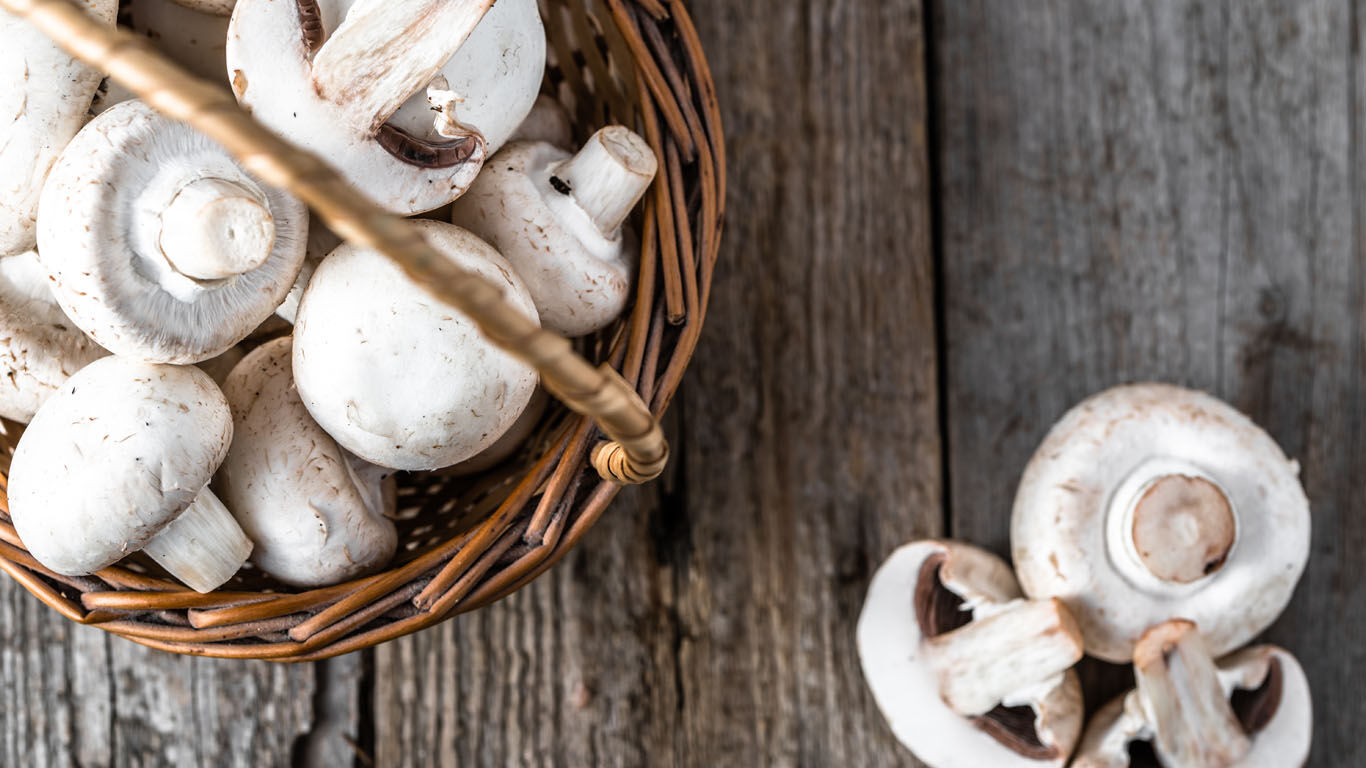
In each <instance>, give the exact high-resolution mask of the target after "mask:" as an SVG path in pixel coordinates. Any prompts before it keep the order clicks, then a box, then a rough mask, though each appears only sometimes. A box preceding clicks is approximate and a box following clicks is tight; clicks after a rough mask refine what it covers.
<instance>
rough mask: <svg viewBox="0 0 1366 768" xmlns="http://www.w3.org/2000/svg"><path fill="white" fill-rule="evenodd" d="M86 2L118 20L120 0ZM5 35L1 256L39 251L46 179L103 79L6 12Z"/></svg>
mask: <svg viewBox="0 0 1366 768" xmlns="http://www.w3.org/2000/svg"><path fill="white" fill-rule="evenodd" d="M81 5H83V6H85V8H86V11H87V12H88V13H90V15H92V16H94V17H96V18H98V19H99V20H100V21H101V22H102V23H104V24H107V25H109V26H111V27H112V26H113V25H114V16H115V14H116V13H117V11H118V2H117V0H85V2H82V3H81ZM0 40H4V41H5V42H4V44H3V45H0V83H4V84H5V87H4V88H0V125H3V128H0V256H10V255H14V254H17V253H22V252H24V251H27V250H29V249H31V248H33V246H34V243H35V242H36V239H35V234H34V233H35V227H36V222H37V216H38V197H39V194H40V193H41V192H42V188H43V180H44V179H45V178H47V174H48V171H49V169H51V168H52V164H53V163H54V162H56V160H57V155H58V154H59V153H60V152H61V151H62V147H65V146H66V143H67V142H68V141H70V140H71V137H72V136H75V135H76V132H77V131H79V130H80V128H81V126H82V125H84V124H85V121H86V119H87V118H88V117H89V115H88V110H89V109H90V102H91V99H93V98H94V97H95V91H96V89H98V88H99V85H100V80H101V79H102V78H103V77H104V76H103V75H102V74H101V73H100V71H99V70H97V69H95V68H92V67H89V66H86V65H85V64H82V63H81V62H79V61H76V60H75V59H74V58H72V57H71V56H70V55H68V54H67V53H66V51H64V50H62V49H61V48H60V47H58V45H57V44H56V43H54V42H53V41H52V40H50V39H48V37H47V35H44V34H43V33H41V32H39V31H38V30H36V29H34V28H33V27H32V26H30V25H29V23H28V22H27V21H24V20H23V19H21V18H19V17H18V16H14V15H11V14H9V13H6V12H5V11H0Z"/></svg>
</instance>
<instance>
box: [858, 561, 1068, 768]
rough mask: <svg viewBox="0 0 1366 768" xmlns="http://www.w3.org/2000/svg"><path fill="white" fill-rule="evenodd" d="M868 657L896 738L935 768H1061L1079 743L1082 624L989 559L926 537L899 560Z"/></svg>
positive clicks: (883, 592)
mask: <svg viewBox="0 0 1366 768" xmlns="http://www.w3.org/2000/svg"><path fill="white" fill-rule="evenodd" d="M858 649H859V660H860V661H861V662H862V665H863V676H864V679H865V680H866V681H867V683H868V687H869V688H870V689H871V690H872V692H873V698H874V699H875V700H876V701H877V705H878V708H879V709H880V710H882V713H883V715H884V716H886V718H887V721H888V724H889V725H891V728H892V732H893V733H894V734H895V735H896V737H897V739H898V740H899V741H900V742H901V743H902V744H904V745H905V746H906V747H907V748H908V749H910V750H911V751H912V752H914V753H915V755H916V757H918V758H920V759H921V760H923V761H924V762H925V763H926V764H927V765H929V766H931V768H959V767H961V768H980V767H981V766H993V767H999V768H1014V767H1019V768H1023V767H1026V766H1034V767H1036V768H1037V767H1041V766H1054V767H1056V768H1061V766H1062V765H1064V764H1065V763H1066V762H1067V758H1068V756H1069V755H1071V753H1072V748H1073V747H1074V746H1075V745H1076V741H1077V736H1078V735H1079V734H1080V732H1081V717H1082V701H1081V686H1080V684H1079V683H1078V681H1077V677H1076V674H1075V673H1074V672H1072V671H1071V670H1070V668H1071V667H1072V665H1074V664H1076V663H1077V661H1078V660H1080V659H1081V656H1082V646H1081V636H1080V634H1079V633H1078V631H1077V627H1076V623H1075V622H1074V621H1073V620H1072V618H1071V616H1070V615H1068V613H1067V609H1066V608H1065V607H1064V606H1063V605H1062V603H1060V602H1058V601H1057V600H1024V599H1022V598H1021V596H1020V592H1019V587H1018V586H1017V585H1016V584H1015V577H1014V575H1013V574H1012V573H1011V572H1010V566H1008V565H1006V564H1005V563H1004V562H1003V561H1002V560H1001V559H1000V558H998V557H996V556H995V555H993V554H991V553H989V552H986V551H984V550H981V549H978V548H977V547H974V546H971V545H968V544H962V543H959V542H949V541H932V540H926V541H917V542H913V543H911V544H907V545H905V546H903V547H901V548H900V549H898V550H897V551H896V552H894V553H892V555H891V557H889V558H888V559H887V560H886V561H885V562H884V563H883V564H882V566H881V567H879V568H878V571H877V574H876V575H874V577H873V582H872V585H871V586H870V587H869V588H868V598H867V600H866V601H865V602H864V605H863V612H862V613H861V614H860V615H859V621H858Z"/></svg>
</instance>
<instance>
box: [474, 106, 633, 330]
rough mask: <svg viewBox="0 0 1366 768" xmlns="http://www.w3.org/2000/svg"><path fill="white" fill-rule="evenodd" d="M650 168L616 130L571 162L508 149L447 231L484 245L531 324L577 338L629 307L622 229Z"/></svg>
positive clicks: (523, 148)
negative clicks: (514, 281)
mask: <svg viewBox="0 0 1366 768" xmlns="http://www.w3.org/2000/svg"><path fill="white" fill-rule="evenodd" d="M658 167H659V163H658V160H657V159H656V158H655V154H654V151H653V150H651V149H650V145H649V144H646V143H645V140H644V139H642V138H640V137H639V136H637V135H636V134H635V133H632V132H631V131H630V130H628V129H626V128H623V127H621V126H619V125H617V126H609V127H607V128H603V129H602V130H600V131H598V132H597V133H595V134H593V136H592V138H590V139H589V140H588V143H587V144H585V145H584V147H583V149H581V150H579V152H578V154H575V155H570V154H569V153H568V152H565V151H564V150H562V149H559V148H557V147H556V146H554V145H552V144H547V143H543V142H526V143H517V144H512V145H510V146H508V148H507V149H505V150H503V151H502V152H500V153H498V155H497V156H496V157H494V158H493V160H491V161H490V162H489V163H488V165H487V167H485V168H484V171H483V172H482V173H481V174H479V178H477V179H475V182H474V185H473V186H471V187H470V190H469V192H468V193H466V194H465V196H464V197H462V198H460V199H459V200H457V201H456V202H455V205H454V206H453V207H452V209H451V221H453V222H455V223H456V224H459V225H460V226H462V227H465V228H467V229H469V230H470V231H471V232H473V233H475V234H476V235H479V236H480V237H482V238H484V239H485V240H487V241H488V242H489V243H490V244H491V245H493V247H494V248H497V249H498V252H499V253H501V254H503V257H504V258H506V259H507V260H508V261H509V262H510V263H511V264H512V266H513V267H514V268H515V269H516V270H517V274H518V275H521V277H522V279H523V280H524V281H526V284H527V289H528V290H530V291H531V296H532V298H534V299H535V300H536V311H537V312H538V313H539V314H540V316H541V323H542V325H544V326H545V327H546V328H549V329H551V330H553V331H556V332H557V333H562V334H564V335H565V336H571V337H572V336H582V335H584V334H586V333H591V332H592V331H595V330H597V329H599V328H602V327H603V326H605V325H607V324H608V323H610V322H612V321H613V320H615V319H616V318H617V316H618V315H620V314H621V311H622V309H623V308H624V307H625V306H626V303H627V301H628V300H630V298H631V280H632V275H633V271H634V269H635V260H636V255H637V254H636V252H635V248H634V247H628V245H627V244H628V242H629V243H632V244H633V243H634V240H633V239H632V238H631V237H630V236H629V234H626V233H623V231H622V224H623V223H624V222H625V221H626V217H627V216H628V215H629V214H630V213H631V209H632V208H634V207H635V206H636V203H637V202H639V201H640V198H641V196H643V195H644V194H645V190H646V189H648V188H649V186H650V182H651V181H653V180H654V177H655V171H656V170H658Z"/></svg>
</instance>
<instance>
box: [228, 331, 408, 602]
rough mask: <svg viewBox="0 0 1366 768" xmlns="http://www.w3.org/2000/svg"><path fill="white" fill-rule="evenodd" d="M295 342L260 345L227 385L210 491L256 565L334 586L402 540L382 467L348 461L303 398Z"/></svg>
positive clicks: (385, 557)
mask: <svg viewBox="0 0 1366 768" xmlns="http://www.w3.org/2000/svg"><path fill="white" fill-rule="evenodd" d="M290 347H291V340H290V339H289V338H288V337H286V338H282V339H276V340H275V341H271V342H268V343H266V344H263V345H262V346H260V347H257V348H256V349H255V350H253V351H252V352H251V354H249V355H247V356H246V358H244V359H243V360H242V362H241V363H240V364H239V365H238V366H237V367H236V368H235V369H234V370H233V372H232V374H231V375H230V376H229V377H228V381H227V383H226V384H225V385H224V387H223V393H224V394H225V395H226V396H227V398H228V404H229V405H230V406H231V407H232V421H233V440H232V448H231V449H230V450H229V451H228V458H227V459H226V460H225V461H224V462H223V466H222V467H220V468H219V470H218V477H217V479H216V480H215V482H214V487H215V488H216V489H217V490H218V492H219V494H220V495H221V496H222V498H223V501H224V502H226V503H227V505H228V508H229V509H231V510H232V513H233V515H234V516H235V517H236V518H237V522H238V523H240V524H241V526H242V530H244V531H246V533H247V535H248V536H250V537H251V540H252V541H253V542H254V543H255V544H256V550H255V552H254V553H253V554H252V562H254V563H256V565H257V566H259V567H260V568H261V570H263V571H265V572H266V573H268V574H270V575H271V576H273V577H274V578H276V579H278V580H280V581H282V582H284V583H286V584H290V585H292V586H297V587H318V586H325V585H328V584H337V583H340V582H343V581H346V580H348V579H352V578H355V577H357V576H361V575H363V574H365V573H367V572H369V571H372V570H374V569H376V568H379V567H382V566H383V565H384V564H385V563H387V562H388V561H389V558H391V557H393V554H394V550H395V548H396V547H397V544H398V535H397V533H396V532H395V530H394V524H393V523H392V522H390V521H389V519H388V518H387V517H386V514H392V513H393V508H392V507H389V508H388V509H385V508H384V506H383V504H384V500H385V493H384V480H385V478H386V477H387V476H388V474H389V473H387V472H385V471H382V470H381V471H365V470H364V469H362V470H361V471H355V470H353V469H352V464H351V462H352V460H353V457H351V456H349V455H348V454H347V452H346V451H345V450H343V449H342V448H341V447H340V446H338V445H337V443H336V442H335V441H334V440H333V439H332V438H331V437H328V435H327V433H325V432H323V430H322V427H320V426H318V424H317V422H315V421H314V420H313V418H312V417H311V416H309V415H308V410H307V409H305V408H304V404H303V402H302V401H300V400H299V393H298V392H297V391H296V390H295V388H294V377H293V375H292V374H291V373H290Z"/></svg>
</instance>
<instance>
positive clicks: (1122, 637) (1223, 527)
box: [1011, 384, 1309, 662]
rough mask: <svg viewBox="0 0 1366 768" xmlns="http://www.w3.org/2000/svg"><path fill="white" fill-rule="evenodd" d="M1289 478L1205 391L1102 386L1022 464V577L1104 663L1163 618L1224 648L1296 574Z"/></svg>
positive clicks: (1296, 523)
mask: <svg viewBox="0 0 1366 768" xmlns="http://www.w3.org/2000/svg"><path fill="white" fill-rule="evenodd" d="M1298 475H1299V465H1298V464H1296V463H1295V462H1293V461H1291V460H1289V459H1287V458H1286V457H1285V454H1284V453H1282V452H1281V449H1280V447H1279V446H1277V445H1276V442H1275V441H1274V440H1272V439H1271V437H1270V436H1269V435H1267V434H1266V432H1264V431H1263V430H1262V429H1260V428H1259V427H1258V426H1257V425H1256V424H1253V423H1252V421H1251V420H1249V419H1248V418H1247V417H1246V416H1244V415H1242V414H1241V413H1239V412H1238V411H1236V410H1234V409H1233V408H1232V407H1230V406H1229V405H1228V404H1226V403H1224V402H1222V401H1220V400H1218V399H1216V398H1214V397H1211V396H1210V395H1207V394H1204V393H1202V392H1195V391H1192V390H1189V389H1183V388H1180V387H1174V386H1169V385H1165V384H1139V385H1130V386H1122V387H1116V388H1114V389H1111V390H1108V391H1106V392H1103V393H1101V394H1099V395H1096V396H1094V397H1091V398H1089V399H1087V400H1086V401H1085V402H1083V403H1081V404H1080V405H1078V406H1077V407H1076V408H1074V409H1072V410H1071V411H1070V412H1068V413H1067V414H1066V415H1065V416H1063V418H1062V419H1061V420H1060V421H1059V422H1058V423H1057V425H1055V426H1054V427H1053V429H1052V431H1050V432H1049V434H1048V436H1047V437H1046V438H1045V439H1044V441H1043V444H1042V445H1040V446H1039V449H1038V450H1037V451H1036V452H1035V454H1034V458H1033V459H1031V460H1030V462H1029V466H1028V467H1027V468H1026V469H1025V472H1024V476H1023V478H1022V479H1021V481H1020V487H1019V490H1018V492H1017V494H1016V497H1015V508H1014V512H1013V518H1012V524H1011V525H1012V530H1011V545H1012V548H1013V550H1014V559H1015V569H1016V572H1017V573H1018V575H1019V578H1020V585H1021V586H1022V587H1023V588H1024V591H1025V594H1027V595H1029V596H1030V597H1034V598H1045V597H1056V598H1059V599H1061V600H1062V601H1063V602H1065V603H1066V604H1067V607H1068V608H1070V609H1071V610H1072V613H1073V615H1074V616H1076V618H1077V622H1078V623H1079V624H1080V625H1081V629H1082V634H1083V635H1084V636H1085V638H1086V652H1087V653H1088V654H1091V655H1093V656H1098V657H1100V658H1101V659H1104V660H1106V661H1111V662H1126V661H1129V660H1130V659H1131V658H1133V648H1134V643H1136V642H1137V641H1138V638H1139V636H1140V635H1141V634H1143V632H1144V631H1145V630H1146V629H1147V628H1148V627H1150V626H1152V625H1154V624H1157V623H1160V622H1162V621H1166V620H1167V619H1172V618H1185V619H1190V620H1192V621H1194V622H1196V623H1197V624H1198V625H1199V626H1200V628H1201V631H1202V632H1203V633H1204V637H1205V641H1206V642H1207V643H1209V645H1210V648H1211V649H1212V651H1213V653H1215V654H1216V655H1218V654H1223V653H1227V652H1229V651H1231V650H1233V649H1235V648H1238V647H1240V646H1242V645H1244V644H1246V643H1247V642H1248V641H1249V640H1251V639H1252V637H1253V636H1255V635H1256V634H1257V633H1258V632H1260V631H1262V630H1263V629H1265V628H1266V627H1267V626H1268V625H1269V624H1270V623H1271V622H1272V621H1274V620H1275V618H1276V617H1277V616H1279V615H1280V613H1281V611H1282V610H1283V609H1284V608H1285V605H1286V603H1287V602H1289V600H1290V595H1291V593H1292V592H1293V591H1294V588H1295V584H1296V582H1297V581H1298V580H1299V577H1300V574H1301V573H1302V572H1303V570H1304V565H1305V562H1306V560H1307V559H1308V555H1309V502H1308V500H1307V499H1306V498H1305V495H1304V490H1303V488H1301V486H1300V482H1299V476H1298ZM1235 605H1236V606H1238V607H1239V610H1236V611H1234V610H1229V607H1230V606H1235Z"/></svg>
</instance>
